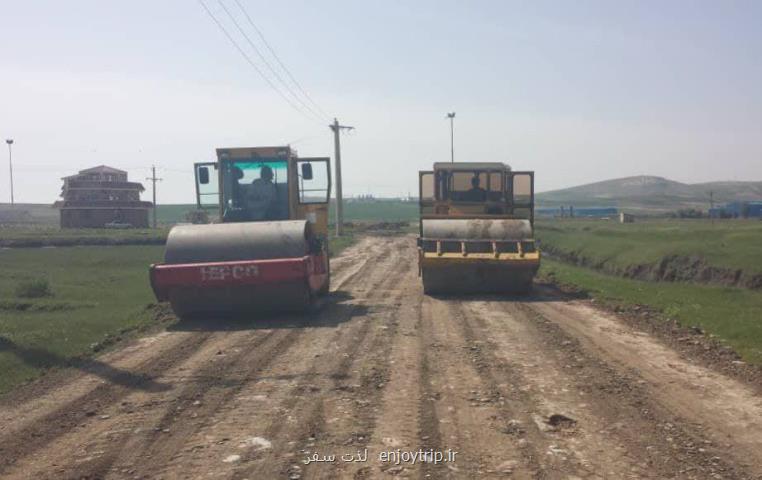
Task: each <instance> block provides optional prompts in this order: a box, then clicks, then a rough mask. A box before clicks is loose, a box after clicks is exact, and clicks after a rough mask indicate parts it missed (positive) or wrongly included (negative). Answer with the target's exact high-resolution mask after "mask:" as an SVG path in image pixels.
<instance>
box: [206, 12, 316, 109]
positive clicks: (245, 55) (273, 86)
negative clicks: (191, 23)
mask: <svg viewBox="0 0 762 480" xmlns="http://www.w3.org/2000/svg"><path fill="white" fill-rule="evenodd" d="M198 3H200V4H201V6H202V7H204V10H205V11H206V13H207V15H209V18H211V19H212V20H213V21H214V23H216V24H217V27H219V29H220V30H221V31H222V33H224V34H225V36H226V37H227V38H228V40H230V43H232V44H233V46H234V47H235V49H236V50H238V52H239V53H240V54H241V55H242V56H243V58H244V59H246V61H247V62H248V63H249V65H251V66H252V67H253V68H254V70H256V71H257V73H258V74H259V76H260V77H262V79H263V80H264V81H265V82H267V84H268V85H270V87H271V88H272V89H273V90H275V92H277V93H278V95H280V97H281V98H282V99H283V100H285V101H286V103H288V104H289V105H290V106H291V108H293V109H294V110H296V111H297V112H299V113H301V114H302V115H304V117H305V118H307V119H308V120H311V121H315V120H314V119H313V118H312V117H309V116H308V115H307V114H306V113H305V112H304V111H303V110H302V109H301V108H299V106H298V105H296V104H295V103H294V102H292V101H291V99H290V98H288V97H287V96H286V95H284V94H283V92H281V91H280V89H279V88H278V87H277V86H276V85H275V84H274V83H273V82H272V81H271V80H270V78H268V77H267V75H265V74H264V72H262V70H261V69H260V68H259V66H258V65H257V64H256V63H255V62H254V61H253V60H252V59H251V57H249V55H248V54H247V53H246V52H245V51H244V50H243V49H242V48H241V46H240V45H239V44H238V42H236V41H235V39H234V38H233V37H232V36H231V35H230V33H229V32H228V31H227V29H226V28H225V26H224V25H222V23H221V22H220V21H219V20H217V17H215V16H214V14H213V13H212V11H211V10H209V7H207V6H206V4H205V3H204V1H203V0H198Z"/></svg>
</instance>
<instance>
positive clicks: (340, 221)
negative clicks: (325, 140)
mask: <svg viewBox="0 0 762 480" xmlns="http://www.w3.org/2000/svg"><path fill="white" fill-rule="evenodd" d="M329 127H330V129H331V130H332V131H333V148H334V151H335V153H334V156H335V162H336V236H337V237H340V236H341V234H342V233H343V230H344V228H343V227H344V212H343V208H344V205H343V201H344V200H343V197H342V195H341V143H340V142H339V133H341V130H342V129H343V130H352V129H354V128H355V127H350V126H347V125H339V121H338V120H337V119H335V118H334V119H333V123H332V124H331V125H329Z"/></svg>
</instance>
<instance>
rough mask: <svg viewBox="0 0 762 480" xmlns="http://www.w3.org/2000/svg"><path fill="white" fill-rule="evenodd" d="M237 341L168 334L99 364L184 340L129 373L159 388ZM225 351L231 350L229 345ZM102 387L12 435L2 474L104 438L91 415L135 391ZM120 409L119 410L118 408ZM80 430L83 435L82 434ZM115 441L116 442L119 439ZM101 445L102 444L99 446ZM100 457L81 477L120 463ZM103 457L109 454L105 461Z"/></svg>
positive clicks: (61, 467)
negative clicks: (213, 345)
mask: <svg viewBox="0 0 762 480" xmlns="http://www.w3.org/2000/svg"><path fill="white" fill-rule="evenodd" d="M351 248H353V247H350V249H348V250H351ZM369 258H370V254H367V255H365V258H364V260H363V262H362V264H363V266H365V264H366V263H367V262H368V259H369ZM344 270H345V268H338V269H336V271H337V273H341V272H343V271H344ZM355 273H357V272H355ZM232 335H234V334H233V333H220V334H213V333H212V332H203V331H202V332H198V331H193V332H188V333H186V332H173V333H164V334H159V335H156V336H153V337H148V338H147V339H140V340H138V341H137V342H131V343H130V344H128V345H127V346H126V347H125V348H124V349H122V350H120V351H116V352H110V353H109V354H106V355H104V356H103V357H101V358H100V359H99V361H101V362H102V363H104V365H105V367H106V368H108V367H111V365H109V364H107V363H105V360H106V359H113V361H115V362H116V361H120V360H122V359H123V358H124V357H127V360H128V361H127V362H126V363H131V362H130V360H131V358H132V355H134V354H135V353H136V351H137V352H139V353H142V352H141V349H142V350H145V348H144V347H145V345H142V344H143V343H146V340H150V339H152V338H159V337H164V336H168V337H169V336H171V337H173V338H172V339H171V340H174V337H179V340H176V342H177V343H175V344H172V345H170V346H169V348H164V347H165V344H166V343H168V341H167V340H165V339H163V338H162V340H160V342H159V344H158V345H157V344H156V343H155V342H148V343H149V344H150V345H152V346H156V347H158V351H157V352H156V354H155V355H154V356H152V357H149V358H147V359H145V360H143V361H141V362H139V363H138V364H137V365H135V366H134V367H132V368H130V370H128V371H126V373H127V374H129V375H131V376H140V379H141V380H142V381H143V382H144V383H148V384H150V382H154V381H155V380H156V379H157V378H159V376H160V375H161V374H162V373H164V372H166V371H168V369H171V368H172V367H174V366H175V365H177V364H181V363H182V362H183V361H184V360H186V359H187V358H189V357H191V356H193V354H194V352H196V351H197V350H198V349H200V348H201V347H202V346H203V345H205V344H206V343H207V342H208V340H209V339H210V338H211V337H213V336H214V337H215V338H222V339H223V341H229V340H228V339H225V337H230V336H232ZM220 346H221V347H222V348H225V344H224V343H223V344H221V345H220ZM62 377H64V378H71V376H70V375H66V376H63V375H62ZM72 381H73V382H75V383H74V384H73V385H71V386H69V385H66V387H67V388H80V389H84V388H86V386H87V384H88V383H90V381H89V379H82V378H81V376H78V377H75V378H74V379H73V380H72ZM51 383H53V384H55V378H53V379H51ZM83 383H85V386H83V385H82V384H83ZM171 383H172V382H171V381H170V382H167V383H166V384H162V386H164V385H169V384H171ZM96 385H97V386H94V388H92V389H91V391H90V392H88V393H86V394H84V395H81V396H79V397H73V398H72V399H71V401H70V402H69V403H67V404H66V405H64V406H60V405H59V406H57V407H56V408H55V410H53V411H51V412H49V413H46V414H45V415H38V418H33V419H31V420H28V423H29V425H28V426H27V427H26V428H22V429H20V430H15V431H14V432H13V435H12V436H11V435H9V437H7V438H10V437H12V438H13V441H12V442H8V441H6V438H4V439H3V440H2V441H1V442H0V449H2V454H3V458H4V459H5V462H4V463H3V464H2V465H0V472H5V471H7V468H8V466H10V465H12V464H15V463H17V462H18V461H19V460H21V459H23V458H25V457H26V456H28V455H30V454H32V453H35V452H38V451H40V450H41V449H43V448H45V447H46V446H48V445H49V444H57V443H58V439H59V438H60V437H62V436H73V437H74V438H76V437H77V435H81V436H84V435H86V433H85V432H91V431H92V430H93V429H95V430H96V431H97V432H99V433H103V430H105V429H107V428H108V427H106V425H107V424H111V423H113V422H112V421H111V420H107V421H106V420H99V419H98V418H95V417H94V416H92V414H91V413H90V412H97V411H104V410H107V409H109V408H111V409H112V410H114V409H115V407H114V405H115V404H117V403H118V402H119V400H120V399H122V398H123V397H124V396H125V395H127V396H129V395H130V392H132V391H134V389H129V388H125V387H123V386H121V385H114V384H102V383H100V384H96ZM141 386H143V387H144V385H142V383H140V382H139V383H136V384H135V385H132V387H141ZM149 393H150V392H149ZM159 393H161V392H159ZM153 396H157V394H154V395H153ZM167 401H168V400H159V401H156V402H153V401H149V402H148V403H149V404H148V407H149V412H148V413H150V412H151V411H152V410H153V409H155V406H156V405H157V404H158V405H161V403H162V402H167ZM124 403H126V402H123V404H124ZM90 407H93V408H90ZM116 409H117V410H118V408H116ZM117 413H119V412H117ZM120 416H122V415H120ZM77 427H78V428H77ZM80 429H82V430H81V431H80ZM122 430H124V429H122ZM115 431H117V435H116V436H119V434H118V428H116V430H115ZM105 433H106V434H109V436H111V437H114V436H115V435H111V432H109V431H106V432H105ZM122 433H124V432H122ZM94 436H95V435H88V437H87V438H82V439H81V440H80V442H84V443H82V445H84V446H85V448H87V445H91V446H92V443H93V441H92V438H93V437H94ZM17 440H18V441H17ZM111 441H113V438H112V439H111ZM95 443H96V444H97V443H98V442H95ZM110 448H111V449H114V448H115V447H114V446H113V445H111V446H110ZM91 450H92V449H91ZM95 451H96V453H99V455H98V456H97V457H96V458H93V459H92V460H91V462H89V466H83V465H77V467H76V468H77V469H79V471H80V472H81V473H83V474H88V472H93V473H95V474H98V475H100V472H103V471H105V470H106V469H107V468H108V466H109V465H110V463H112V462H113V461H114V459H113V458H112V457H114V455H113V454H111V453H112V452H110V451H109V447H107V448H106V451H105V452H99V451H98V450H97V449H95ZM103 453H108V454H107V455H102V454H103ZM52 456H53V458H55V456H56V455H55V454H53V455H52ZM46 457H47V455H44V456H40V455H36V456H35V458H46ZM61 461H62V460H61V459H59V460H58V462H59V463H58V464H57V465H56V470H57V474H56V475H52V477H60V476H61V473H62V472H64V471H65V470H66V469H67V465H68V466H69V467H71V462H69V461H68V460H63V463H60V462H61ZM39 466H42V467H43V469H42V471H44V470H45V467H48V466H46V465H36V467H39ZM43 477H44V475H43Z"/></svg>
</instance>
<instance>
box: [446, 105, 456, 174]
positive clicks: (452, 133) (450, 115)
mask: <svg viewBox="0 0 762 480" xmlns="http://www.w3.org/2000/svg"><path fill="white" fill-rule="evenodd" d="M447 118H449V119H450V162H452V163H455V112H450V113H448V114H447Z"/></svg>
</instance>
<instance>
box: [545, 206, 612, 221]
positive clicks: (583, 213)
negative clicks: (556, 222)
mask: <svg viewBox="0 0 762 480" xmlns="http://www.w3.org/2000/svg"><path fill="white" fill-rule="evenodd" d="M534 213H535V215H536V216H538V217H584V218H604V217H616V216H617V215H619V210H618V209H617V208H616V207H575V206H573V205H572V206H561V207H553V208H548V207H545V208H535V210H534Z"/></svg>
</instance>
